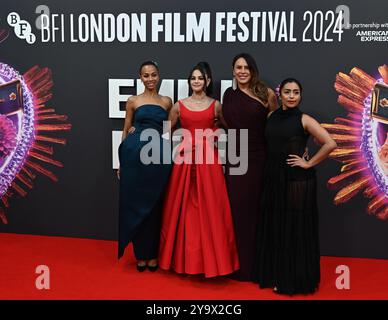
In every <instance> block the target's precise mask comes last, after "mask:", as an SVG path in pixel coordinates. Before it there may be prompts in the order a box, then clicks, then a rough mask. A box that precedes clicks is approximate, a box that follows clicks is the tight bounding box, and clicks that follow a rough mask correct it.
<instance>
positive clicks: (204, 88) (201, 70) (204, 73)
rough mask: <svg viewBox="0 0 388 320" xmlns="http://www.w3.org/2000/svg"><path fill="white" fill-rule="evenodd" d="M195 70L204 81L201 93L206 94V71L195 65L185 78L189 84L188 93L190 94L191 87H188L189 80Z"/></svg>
mask: <svg viewBox="0 0 388 320" xmlns="http://www.w3.org/2000/svg"><path fill="white" fill-rule="evenodd" d="M195 70H198V71H199V72H201V75H202V77H203V79H204V80H205V84H204V85H203V91H205V93H206V94H207V93H208V91H207V90H208V87H206V70H205V69H204V68H203V67H201V66H200V65H199V64H197V65H196V66H194V67H193V68H192V69H191V71H190V73H189V76H188V77H187V82H188V83H189V92H190V93H191V92H192V90H191V86H190V80H191V76H192V75H193V72H194V71H195Z"/></svg>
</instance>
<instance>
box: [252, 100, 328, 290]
mask: <svg viewBox="0 0 388 320" xmlns="http://www.w3.org/2000/svg"><path fill="white" fill-rule="evenodd" d="M302 115H303V114H302V112H301V111H300V110H299V109H298V108H292V109H291V108H290V109H287V110H283V109H282V108H279V109H277V110H276V111H275V112H274V113H273V114H271V115H270V117H269V119H268V121H267V126H266V130H265V136H266V139H267V142H268V161H267V163H266V167H265V177H264V186H265V187H264V189H263V198H262V206H261V215H260V219H259V227H258V233H257V253H256V256H255V267H254V272H253V275H252V277H253V280H254V281H255V282H258V283H259V285H260V287H261V288H267V287H270V288H274V287H276V288H277V291H278V293H284V294H289V295H292V294H298V293H304V294H307V293H313V292H314V291H315V290H316V289H317V288H318V286H319V282H320V252H319V234H318V208H317V190H316V177H315V169H314V168H310V169H303V168H300V167H291V166H289V165H288V164H287V163H286V159H287V158H288V155H290V154H296V155H299V156H302V155H303V153H304V151H305V148H306V144H307V140H308V137H309V135H308V134H307V133H306V132H305V130H304V128H303V125H302Z"/></svg>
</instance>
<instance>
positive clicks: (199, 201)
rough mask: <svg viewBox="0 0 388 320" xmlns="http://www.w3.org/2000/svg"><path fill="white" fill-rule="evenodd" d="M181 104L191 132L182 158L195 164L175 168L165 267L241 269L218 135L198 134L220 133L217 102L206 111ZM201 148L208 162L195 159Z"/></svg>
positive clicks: (165, 222) (165, 220) (166, 213)
mask: <svg viewBox="0 0 388 320" xmlns="http://www.w3.org/2000/svg"><path fill="white" fill-rule="evenodd" d="M179 104H180V121H181V126H182V128H183V129H186V130H188V131H187V132H186V134H183V141H182V143H181V145H180V151H179V152H178V153H177V157H178V156H180V157H181V159H182V157H183V156H182V155H183V154H184V157H185V159H188V158H191V159H192V164H190V163H186V162H183V163H182V164H177V163H176V162H175V163H174V166H173V170H172V174H171V177H170V181H169V184H168V187H167V192H166V198H165V202H164V208H163V215H162V229H161V238H160V249H159V266H160V268H161V269H164V270H169V269H173V270H174V271H175V272H177V273H185V274H204V275H205V277H215V276H222V275H227V274H230V273H232V272H234V271H236V270H238V269H239V261H238V254H237V247H236V241H235V236H234V227H233V221H232V214H231V210H230V205H229V199H228V194H227V190H226V184H225V180H224V179H225V178H224V174H223V171H222V166H221V164H219V163H218V150H217V148H216V147H215V146H214V143H212V142H211V141H210V140H212V141H213V138H211V139H207V138H197V139H195V138H194V137H195V130H196V129H208V131H210V132H211V133H212V132H214V130H215V128H214V118H215V101H213V102H212V103H211V105H210V106H209V107H208V108H207V109H205V110H202V111H192V110H190V109H188V108H187V107H185V106H184V104H183V103H182V102H181V101H179ZM188 132H190V134H191V136H192V137H193V138H192V139H190V138H189V135H188V134H187V133H188ZM207 141H208V143H207ZM193 142H194V143H193ZM187 150H189V151H187ZM199 152H201V153H202V155H203V164H198V162H195V157H196V156H198V153H199ZM207 155H210V156H211V155H212V156H213V157H214V162H213V163H210V164H208V163H206V161H205V160H206V157H207ZM210 158H211V157H210ZM196 163H197V164H196Z"/></svg>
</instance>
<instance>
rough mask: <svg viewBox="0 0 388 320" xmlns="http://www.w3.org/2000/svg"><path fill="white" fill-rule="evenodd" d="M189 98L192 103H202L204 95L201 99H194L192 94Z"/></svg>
mask: <svg viewBox="0 0 388 320" xmlns="http://www.w3.org/2000/svg"><path fill="white" fill-rule="evenodd" d="M190 98H191V101H192V102H193V103H197V104H199V103H203V102H204V101H205V100H206V96H205V97H204V98H202V99H194V98H193V96H191V97H190Z"/></svg>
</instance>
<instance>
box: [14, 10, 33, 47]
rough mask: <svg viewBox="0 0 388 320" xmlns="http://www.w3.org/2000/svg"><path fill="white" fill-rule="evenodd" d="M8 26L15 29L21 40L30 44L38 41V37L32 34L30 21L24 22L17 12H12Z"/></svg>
mask: <svg viewBox="0 0 388 320" xmlns="http://www.w3.org/2000/svg"><path fill="white" fill-rule="evenodd" d="M7 22H8V24H9V25H10V26H11V27H12V28H13V29H14V32H15V35H16V36H17V37H18V38H19V39H24V40H26V41H27V43H28V44H33V43H35V41H36V36H35V35H34V34H33V33H32V28H31V25H30V23H29V22H28V21H26V20H22V19H21V18H20V16H19V14H17V13H16V12H11V13H9V14H8V17H7Z"/></svg>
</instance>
